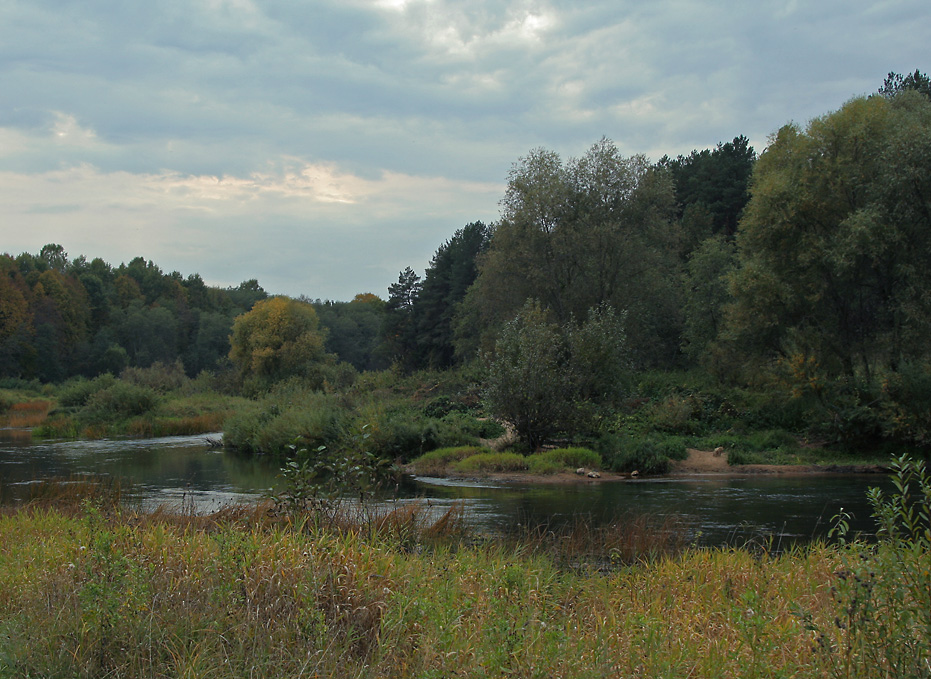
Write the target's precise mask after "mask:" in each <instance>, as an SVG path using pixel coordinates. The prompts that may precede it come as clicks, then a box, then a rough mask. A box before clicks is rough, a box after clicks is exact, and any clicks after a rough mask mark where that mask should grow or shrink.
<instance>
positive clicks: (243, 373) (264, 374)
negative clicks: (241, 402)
mask: <svg viewBox="0 0 931 679" xmlns="http://www.w3.org/2000/svg"><path fill="white" fill-rule="evenodd" d="M230 341H231V346H232V348H231V349H230V360H232V362H233V364H234V365H235V366H236V368H237V370H238V371H239V376H240V378H241V379H242V380H243V382H244V383H245V384H246V386H247V387H249V388H252V389H259V390H260V389H263V388H267V387H268V386H270V385H271V384H272V383H274V382H276V381H278V380H281V379H284V378H287V377H291V376H297V377H308V376H312V375H313V374H314V370H315V368H316V367H317V365H318V364H320V363H322V362H324V361H327V360H328V359H329V357H328V356H327V354H326V351H325V350H324V341H325V338H324V333H323V331H322V330H321V329H320V322H319V320H318V318H317V312H316V311H315V310H314V307H313V306H312V305H311V304H308V303H306V302H300V301H297V300H293V299H289V298H287V297H272V298H271V299H266V300H261V301H259V302H256V304H255V306H253V307H252V310H251V311H249V312H248V313H245V314H242V315H241V316H238V317H237V318H236V320H235V322H234V323H233V335H232V337H231V338H230Z"/></svg>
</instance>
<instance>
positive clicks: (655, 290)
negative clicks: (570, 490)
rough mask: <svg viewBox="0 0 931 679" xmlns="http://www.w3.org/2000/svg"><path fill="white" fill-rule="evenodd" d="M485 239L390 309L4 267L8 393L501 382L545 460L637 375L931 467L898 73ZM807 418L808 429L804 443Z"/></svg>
mask: <svg viewBox="0 0 931 679" xmlns="http://www.w3.org/2000/svg"><path fill="white" fill-rule="evenodd" d="M501 205H502V212H501V217H500V220H499V221H498V222H497V223H494V224H483V223H481V222H474V223H470V224H467V225H465V226H463V227H462V228H461V229H459V230H458V231H456V232H455V233H454V234H452V235H451V236H450V237H449V239H448V240H446V241H445V242H444V243H442V244H441V245H440V246H439V248H438V249H437V250H436V254H435V255H434V257H433V259H432V261H431V262H430V265H429V266H428V267H427V269H426V271H425V272H424V274H423V276H420V275H419V274H418V273H416V272H415V271H414V270H413V269H411V268H406V269H405V270H404V271H402V272H400V274H399V276H398V280H397V282H396V283H394V284H392V285H391V286H390V287H389V288H388V290H387V295H386V298H385V299H382V298H381V297H379V296H377V295H375V294H372V293H371V292H360V294H359V295H357V296H356V297H355V298H354V299H353V300H351V301H348V302H347V301H329V300H327V301H324V300H319V299H313V298H311V297H301V298H299V299H289V298H285V297H269V295H268V294H267V293H266V292H265V291H264V290H263V289H262V287H261V286H260V284H259V282H258V281H256V280H247V281H245V282H243V283H242V284H240V285H239V286H237V287H235V288H217V287H212V286H209V285H206V284H205V282H204V281H203V280H202V279H201V277H200V276H199V275H197V274H190V275H188V276H187V277H185V276H183V275H182V274H180V273H178V272H172V273H166V272H164V271H162V270H161V269H160V268H159V267H158V266H157V265H156V264H155V263H154V262H152V261H147V260H146V259H145V258H143V257H137V258H135V259H133V260H132V261H130V262H129V263H128V264H126V263H122V264H119V265H115V264H111V263H107V262H104V261H103V260H101V259H99V258H97V259H92V260H90V261H88V259H87V258H86V257H84V256H80V257H77V258H74V259H70V258H69V255H68V253H66V252H65V250H64V248H63V247H62V246H61V245H57V244H49V245H46V246H45V247H43V248H42V249H41V250H40V251H39V252H38V253H36V254H30V253H21V254H19V255H11V254H7V255H3V256H0V272H2V276H0V377H2V378H5V379H6V380H7V381H8V382H9V381H14V382H15V381H16V380H20V381H21V380H38V381H40V382H42V383H61V382H63V381H65V380H68V379H71V378H81V377H83V378H92V377H94V376H97V375H101V374H104V373H111V374H113V375H119V374H120V373H121V372H122V371H124V370H126V369H133V368H150V367H151V366H153V365H159V364H161V365H174V366H180V369H183V372H184V373H186V375H187V376H188V377H192V378H193V377H195V376H197V375H198V374H203V373H204V372H205V371H206V372H207V373H209V374H211V375H213V376H215V377H216V378H217V380H218V383H223V384H226V385H227V388H229V389H230V390H235V391H238V392H241V393H244V394H246V395H249V396H257V395H260V394H262V393H267V392H268V391H269V389H271V388H272V386H273V385H275V384H276V383H279V382H281V381H282V380H284V379H289V378H290V379H293V378H295V377H297V378H300V379H302V380H304V381H305V382H306V384H308V385H310V386H311V387H312V388H314V389H317V390H326V389H327V388H328V386H329V387H332V385H334V384H351V383H352V382H353V380H355V379H356V377H357V376H358V375H359V374H360V373H363V372H366V371H378V370H387V369H390V370H392V371H393V372H394V374H398V375H405V374H411V373H413V372H415V371H421V370H433V371H442V370H449V369H464V368H468V367H469V366H475V365H480V366H481V369H482V370H483V371H484V372H483V375H484V377H483V380H484V381H483V386H482V395H483V399H484V402H485V405H486V407H487V408H488V409H489V410H490V411H491V412H492V414H495V415H498V416H499V417H502V418H503V419H506V420H507V421H509V422H510V423H512V424H513V425H514V426H515V428H516V429H517V431H518V433H519V434H520V435H521V436H522V438H524V439H525V440H526V441H527V442H528V443H529V444H530V445H531V446H536V445H538V444H540V443H542V442H543V441H545V440H547V439H548V438H550V437H552V436H554V435H556V434H559V433H563V434H564V433H566V432H569V431H586V430H596V429H597V425H596V423H597V421H598V420H599V417H600V416H601V415H603V413H604V412H605V409H606V408H607V409H613V410H616V409H617V408H619V407H621V406H622V405H623V404H624V403H626V402H629V401H630V400H631V398H633V397H635V396H637V394H636V393H634V392H635V391H636V389H635V386H634V385H636V384H637V378H636V376H637V375H640V374H644V373H645V372H648V371H653V372H656V371H659V372H664V371H665V372H672V371H680V372H682V371H698V372H701V374H703V375H705V376H706V377H707V379H709V380H712V381H714V382H715V383H717V384H722V385H725V384H726V385H750V386H754V387H757V388H760V389H762V390H767V389H769V390H775V389H777V388H778V389H779V390H781V391H780V393H784V394H786V395H787V398H791V399H794V400H795V401H796V402H797V403H798V404H799V405H798V407H799V409H801V410H805V409H807V411H808V412H809V413H810V412H813V411H815V410H816V411H817V412H818V413H819V414H818V418H820V419H821V420H822V421H823V420H825V418H827V419H828V420H830V421H831V423H832V426H833V427H834V428H835V430H836V431H835V433H838V432H839V433H840V434H843V435H846V436H849V437H852V436H861V437H868V438H869V437H872V438H878V439H892V440H898V441H907V442H908V443H910V444H915V445H918V446H925V447H926V446H928V445H929V444H931V342H929V341H928V337H929V331H931V88H929V81H928V78H927V76H925V75H923V74H921V73H920V72H918V71H916V72H915V73H914V74H910V75H907V76H904V77H903V76H901V75H898V74H890V76H889V78H888V79H887V80H886V82H885V83H884V84H883V87H882V88H881V89H880V90H879V92H878V93H877V94H875V95H873V96H868V97H860V98H855V99H852V100H851V101H849V102H847V103H846V104H845V105H844V106H842V107H841V108H840V109H839V110H837V111H834V112H831V113H828V114H826V115H824V116H822V117H819V118H817V119H815V120H813V121H811V122H810V123H809V124H808V125H807V126H804V127H803V126H800V125H797V124H788V125H786V126H784V127H783V128H781V129H780V130H778V131H777V132H775V133H774V134H773V135H772V137H771V140H770V143H769V145H768V147H767V148H766V150H765V151H764V152H762V153H761V154H759V155H758V154H757V153H756V151H755V149H753V148H752V147H751V146H750V144H749V140H748V139H747V138H746V137H744V136H737V137H735V138H734V139H733V140H732V141H729V142H722V143H719V144H718V145H717V146H716V147H715V148H712V149H706V150H701V151H698V150H696V151H693V152H692V153H690V154H688V155H680V156H678V157H676V158H670V157H664V158H662V159H660V160H659V161H658V162H651V161H650V160H648V159H647V158H645V157H643V156H637V155H635V156H631V157H624V156H622V155H621V154H620V152H619V151H618V149H617V147H616V146H615V145H614V144H613V143H612V142H611V141H610V140H608V139H602V140H600V141H598V142H597V143H595V144H594V145H592V146H591V148H589V149H588V150H587V151H586V152H585V153H584V154H582V155H581V156H579V157H576V158H568V159H564V158H561V157H560V156H559V155H558V154H557V153H555V152H553V151H550V150H547V149H543V148H540V149H533V150H531V151H530V152H529V153H528V154H527V155H526V156H524V157H522V158H520V159H519V160H518V161H517V162H515V164H514V165H513V167H512V169H511V172H510V175H509V177H508V185H507V190H506V193H505V195H504V197H503V199H502V203H501ZM803 419H804V418H803Z"/></svg>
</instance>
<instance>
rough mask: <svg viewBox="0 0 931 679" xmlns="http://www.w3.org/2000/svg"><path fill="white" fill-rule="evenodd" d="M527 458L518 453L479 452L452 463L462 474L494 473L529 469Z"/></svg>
mask: <svg viewBox="0 0 931 679" xmlns="http://www.w3.org/2000/svg"><path fill="white" fill-rule="evenodd" d="M527 468H528V462H527V458H526V457H524V456H523V455H518V454H517V453H479V454H478V455H471V456H469V457H467V458H465V459H463V460H460V461H459V462H456V463H454V464H453V465H452V470H453V471H455V472H458V473H460V474H494V473H502V472H523V471H527Z"/></svg>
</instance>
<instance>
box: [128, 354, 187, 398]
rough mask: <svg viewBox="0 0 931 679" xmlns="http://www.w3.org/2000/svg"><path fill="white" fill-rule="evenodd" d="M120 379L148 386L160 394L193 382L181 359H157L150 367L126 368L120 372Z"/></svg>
mask: <svg viewBox="0 0 931 679" xmlns="http://www.w3.org/2000/svg"><path fill="white" fill-rule="evenodd" d="M120 379H121V380H123V381H124V382H129V383H130V384H135V385H138V386H140V387H148V388H149V389H152V390H153V391H157V392H158V393H160V394H166V393H168V392H170V391H177V390H178V389H181V388H182V387H185V386H189V385H190V383H191V380H190V378H189V377H188V376H187V375H186V374H185V373H184V366H183V365H182V364H181V361H180V360H179V361H175V362H174V363H171V364H167V363H162V362H161V361H156V362H155V363H153V364H152V365H151V366H149V367H148V368H124V369H123V372H121V373H120Z"/></svg>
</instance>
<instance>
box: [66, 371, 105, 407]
mask: <svg viewBox="0 0 931 679" xmlns="http://www.w3.org/2000/svg"><path fill="white" fill-rule="evenodd" d="M116 381H117V380H116V378H115V377H114V376H113V375H111V374H110V373H104V374H103V375H100V376H98V377H95V378H94V379H92V380H88V379H86V378H84V377H78V378H76V379H73V380H70V381H68V382H66V383H65V385H64V386H63V387H62V388H61V390H60V391H59V392H58V405H59V407H61V408H80V407H82V406H84V405H85V404H86V403H87V401H88V400H89V399H90V397H91V396H93V395H94V394H96V393H97V392H98V391H103V390H104V389H109V388H110V387H112V386H113V385H114V384H116Z"/></svg>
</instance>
